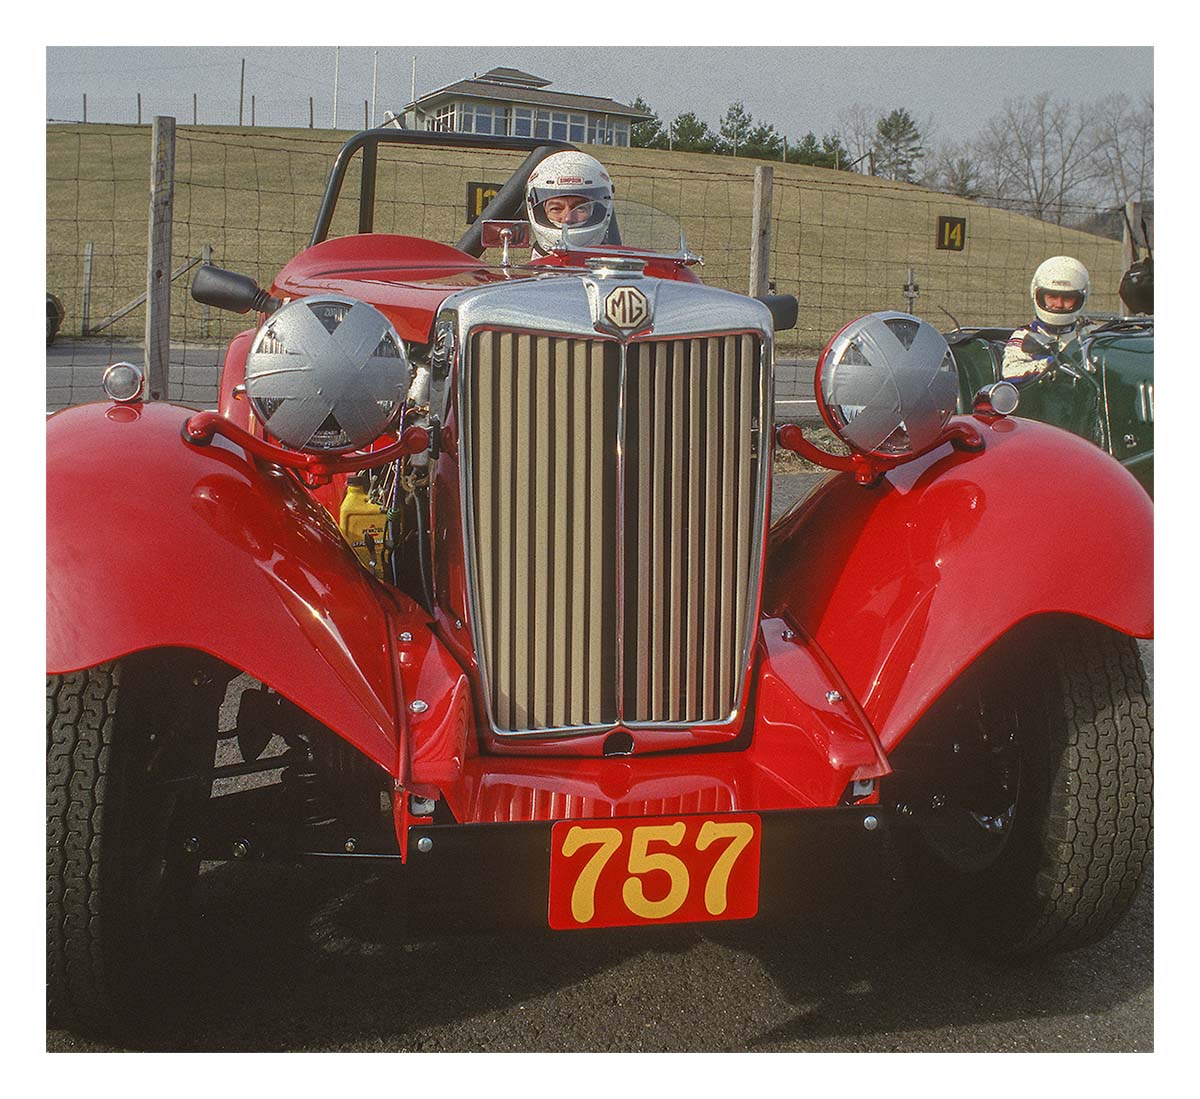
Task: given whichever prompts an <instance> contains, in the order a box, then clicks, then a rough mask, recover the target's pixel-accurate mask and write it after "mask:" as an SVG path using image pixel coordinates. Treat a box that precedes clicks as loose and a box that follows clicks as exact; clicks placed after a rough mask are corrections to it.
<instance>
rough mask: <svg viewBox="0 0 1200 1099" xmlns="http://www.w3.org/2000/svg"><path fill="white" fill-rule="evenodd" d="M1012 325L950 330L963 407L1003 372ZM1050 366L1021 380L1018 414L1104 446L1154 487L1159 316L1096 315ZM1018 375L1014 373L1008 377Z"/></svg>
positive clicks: (964, 409) (971, 403)
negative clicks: (1156, 329)
mask: <svg viewBox="0 0 1200 1099" xmlns="http://www.w3.org/2000/svg"><path fill="white" fill-rule="evenodd" d="M1012 332H1013V329H1011V328H968V329H957V330H955V331H954V332H949V333H946V340H947V342H948V343H949V344H950V350H951V351H952V352H953V355H954V361H955V364H956V365H957V367H958V379H959V411H960V412H969V411H971V409H972V408H973V406H974V404H975V399H976V394H978V393H979V391H980V390H981V389H983V388H984V387H985V386H989V385H992V384H993V383H995V382H998V381H1000V380H1001V378H1002V374H1001V370H1000V364H1001V362H1002V360H1003V358H1004V344H1005V341H1007V339H1008V337H1009V336H1010V335H1011V334H1012ZM1051 362H1052V365H1051V367H1050V368H1049V369H1047V370H1046V371H1044V372H1043V373H1041V374H1038V375H1035V376H1033V377H1030V378H1027V379H1022V380H1019V381H1018V382H1017V387H1018V389H1019V391H1020V396H1019V403H1018V406H1017V411H1016V415H1018V416H1025V417H1027V418H1029V419H1031V420H1042V421H1043V422H1045V423H1049V424H1054V425H1056V426H1058V427H1061V428H1065V429H1066V430H1067V431H1071V432H1074V433H1075V434H1076V435H1082V436H1083V437H1084V438H1085V439H1091V440H1092V442H1094V443H1095V444H1096V445H1097V446H1101V447H1103V448H1104V449H1105V450H1107V451H1108V453H1109V454H1111V455H1112V456H1113V457H1114V458H1116V459H1117V461H1119V462H1120V463H1121V464H1122V465H1123V466H1124V467H1125V468H1126V469H1127V470H1129V472H1130V473H1132V474H1133V475H1134V477H1136V478H1137V479H1138V481H1139V482H1140V483H1141V485H1142V486H1143V487H1144V488H1145V490H1146V491H1147V492H1148V493H1150V495H1151V496H1153V495H1154V318H1153V317H1132V318H1128V317H1127V318H1117V319H1114V320H1103V321H1095V322H1093V323H1092V324H1089V325H1088V326H1087V327H1086V328H1085V329H1084V333H1083V335H1082V336H1081V338H1080V339H1078V340H1074V341H1072V342H1071V343H1070V344H1068V345H1067V346H1066V348H1064V349H1063V351H1061V352H1060V353H1058V354H1057V355H1055V356H1054V357H1053V358H1052V360H1051ZM1009 380H1015V379H1009Z"/></svg>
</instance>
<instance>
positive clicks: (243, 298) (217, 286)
mask: <svg viewBox="0 0 1200 1099" xmlns="http://www.w3.org/2000/svg"><path fill="white" fill-rule="evenodd" d="M192 297H193V299H195V300H196V301H198V302H199V303H200V304H201V305H215V306H216V307H217V308H218V309H228V310H230V311H231V312H233V313H249V312H250V310H251V309H255V310H257V311H258V312H260V313H274V312H275V310H276V309H278V308H279V306H280V303H279V302H278V301H276V300H275V299H274V298H273V297H271V295H270V294H268V293H267V292H266V291H265V290H263V289H261V288H260V287H259V285H258V283H256V282H255V281H254V280H253V279H252V278H250V276H249V275H239V274H237V272H235V271H226V270H224V269H223V268H221V267H214V266H213V265H212V264H211V263H206V264H205V265H204V266H203V267H201V268H200V270H199V271H197V272H196V277H195V278H194V279H192Z"/></svg>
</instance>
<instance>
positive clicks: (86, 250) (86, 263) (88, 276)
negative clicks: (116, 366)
mask: <svg viewBox="0 0 1200 1099" xmlns="http://www.w3.org/2000/svg"><path fill="white" fill-rule="evenodd" d="M92 248H93V245H92V242H91V241H90V240H89V241H88V242H87V244H85V245H84V246H83V318H82V319H81V320H80V322H79V334H80V335H81V336H86V335H87V334H88V328H89V326H90V325H91V320H92V317H91V312H92Z"/></svg>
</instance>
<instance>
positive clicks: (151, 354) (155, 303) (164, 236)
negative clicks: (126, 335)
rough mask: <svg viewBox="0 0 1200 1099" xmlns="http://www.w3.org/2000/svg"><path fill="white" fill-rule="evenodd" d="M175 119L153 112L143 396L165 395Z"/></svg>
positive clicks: (155, 398)
mask: <svg viewBox="0 0 1200 1099" xmlns="http://www.w3.org/2000/svg"><path fill="white" fill-rule="evenodd" d="M174 190H175V119H174V118H172V117H170V116H169V115H155V118H154V128H153V130H152V137H151V154H150V239H149V247H148V248H147V263H146V399H147V400H150V401H161V400H165V399H166V397H167V386H168V382H169V381H170V369H171V363H170V355H171V212H172V206H173V202H174Z"/></svg>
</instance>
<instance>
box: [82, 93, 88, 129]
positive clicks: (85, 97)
mask: <svg viewBox="0 0 1200 1099" xmlns="http://www.w3.org/2000/svg"><path fill="white" fill-rule="evenodd" d="M83 121H84V122H87V92H84V93H83Z"/></svg>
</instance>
